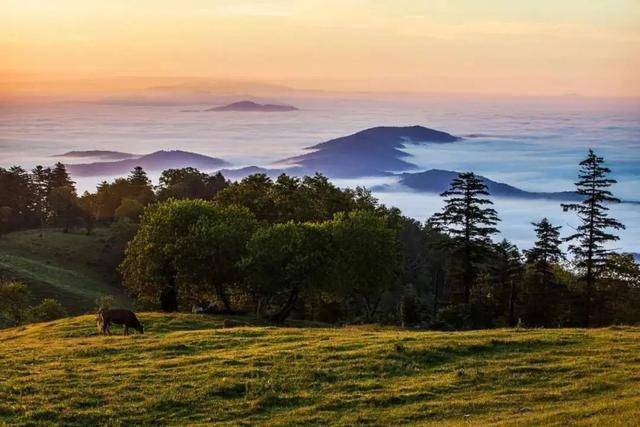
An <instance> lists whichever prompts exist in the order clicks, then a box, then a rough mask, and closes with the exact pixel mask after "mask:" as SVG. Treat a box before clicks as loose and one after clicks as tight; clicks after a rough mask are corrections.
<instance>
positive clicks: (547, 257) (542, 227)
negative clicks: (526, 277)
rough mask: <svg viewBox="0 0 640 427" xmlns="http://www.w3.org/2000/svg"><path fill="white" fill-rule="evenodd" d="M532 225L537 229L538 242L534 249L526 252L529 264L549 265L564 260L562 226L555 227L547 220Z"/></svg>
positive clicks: (543, 219)
mask: <svg viewBox="0 0 640 427" xmlns="http://www.w3.org/2000/svg"><path fill="white" fill-rule="evenodd" d="M531 225H533V226H534V228H535V231H536V237H537V240H536V242H535V243H534V246H533V248H531V249H529V250H525V251H524V253H525V255H526V257H527V262H529V263H541V264H543V265H547V264H549V263H551V262H558V261H560V260H561V259H563V258H564V254H563V253H562V249H560V244H561V243H562V239H561V238H560V229H561V228H562V226H558V227H554V226H553V225H552V224H551V223H550V222H549V220H548V219H547V218H542V221H540V222H532V223H531Z"/></svg>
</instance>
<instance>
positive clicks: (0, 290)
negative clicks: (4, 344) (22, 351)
mask: <svg viewBox="0 0 640 427" xmlns="http://www.w3.org/2000/svg"><path fill="white" fill-rule="evenodd" d="M30 298H31V294H30V293H29V289H28V288H27V286H26V285H25V284H24V283H20V282H15V281H9V282H7V281H0V325H1V324H2V323H3V322H2V321H3V320H4V323H8V325H10V326H16V325H19V324H20V323H22V322H23V321H24V319H25V314H26V310H27V308H28V307H29V299H30Z"/></svg>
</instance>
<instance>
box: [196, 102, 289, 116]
mask: <svg viewBox="0 0 640 427" xmlns="http://www.w3.org/2000/svg"><path fill="white" fill-rule="evenodd" d="M297 110H298V109H297V108H296V107H294V106H291V105H277V104H258V103H257V102H253V101H239V102H234V103H232V104H228V105H224V106H222V107H213V108H209V109H208V110H204V111H251V112H253V111H258V112H264V113H273V112H284V111H297Z"/></svg>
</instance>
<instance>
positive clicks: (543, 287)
mask: <svg viewBox="0 0 640 427" xmlns="http://www.w3.org/2000/svg"><path fill="white" fill-rule="evenodd" d="M531 224H532V225H533V226H534V227H535V232H536V241H535V243H534V246H533V248H531V249H529V250H525V251H524V254H525V256H526V258H527V275H526V276H525V280H524V291H525V292H524V297H525V298H524V301H523V302H524V307H523V315H524V318H525V320H526V322H527V324H529V325H532V326H557V325H556V324H555V323H554V322H557V321H558V313H557V311H558V310H557V309H558V307H559V306H560V305H561V303H563V301H560V300H561V299H562V298H561V295H562V294H563V291H564V289H562V287H561V286H560V284H558V283H557V280H556V277H555V273H554V265H555V264H556V263H558V262H559V261H561V260H562V259H564V254H563V253H562V249H561V248H560V244H561V243H562V239H561V238H560V229H561V228H562V227H561V226H557V227H556V226H554V225H553V224H551V223H550V222H549V220H548V219H547V218H543V219H542V220H541V221H540V222H532V223H531Z"/></svg>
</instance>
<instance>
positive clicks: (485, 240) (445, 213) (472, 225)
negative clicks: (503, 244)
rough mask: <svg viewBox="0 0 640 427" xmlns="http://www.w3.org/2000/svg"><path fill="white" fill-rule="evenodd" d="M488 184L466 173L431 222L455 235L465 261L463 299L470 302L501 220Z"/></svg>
mask: <svg viewBox="0 0 640 427" xmlns="http://www.w3.org/2000/svg"><path fill="white" fill-rule="evenodd" d="M488 195H489V192H488V191H487V186H486V185H485V183H484V182H483V181H482V180H481V179H479V178H478V177H477V176H476V175H475V174H474V173H473V172H464V173H461V174H459V175H458V177H457V178H455V179H454V180H453V181H452V182H451V187H450V188H449V190H447V191H445V192H444V193H442V194H441V196H442V197H444V198H445V202H446V205H445V207H444V208H443V209H442V212H439V213H436V214H434V215H433V216H432V217H431V218H430V219H429V224H430V225H432V226H433V227H434V228H436V229H439V230H441V231H444V232H445V233H447V234H449V235H450V236H451V237H452V240H453V242H454V244H455V246H456V248H457V249H459V254H460V257H461V262H462V283H463V288H464V290H463V297H462V302H463V303H465V304H467V303H468V302H469V298H470V296H471V288H472V286H473V284H474V282H475V280H476V276H477V271H476V270H477V269H476V264H477V263H478V262H479V261H480V260H481V257H482V254H483V253H485V249H486V247H487V245H488V244H489V243H490V242H491V239H490V236H491V235H492V234H495V233H497V232H498V229H497V228H496V227H495V226H496V224H497V223H498V221H500V219H499V218H498V215H497V212H496V211H495V209H493V208H490V207H488V206H489V205H492V204H493V202H492V201H491V200H489V199H488V198H487V197H486V196H488Z"/></svg>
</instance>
